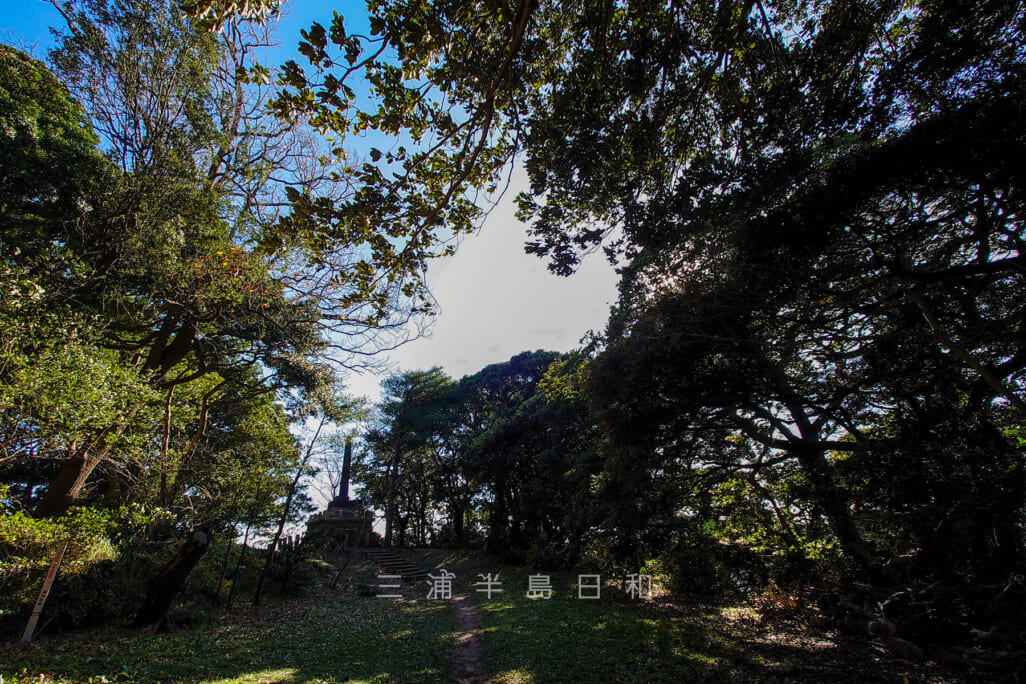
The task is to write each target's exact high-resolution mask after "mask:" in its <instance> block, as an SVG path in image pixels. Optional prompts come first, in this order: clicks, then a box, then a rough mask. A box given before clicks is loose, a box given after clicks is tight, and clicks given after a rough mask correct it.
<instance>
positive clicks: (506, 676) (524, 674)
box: [488, 669, 535, 684]
mask: <svg viewBox="0 0 1026 684" xmlns="http://www.w3.org/2000/svg"><path fill="white" fill-rule="evenodd" d="M488 681H490V682H495V684H533V683H534V681H535V678H534V675H533V674H531V673H530V672H529V671H527V670H524V669H516V670H507V671H506V672H501V673H499V674H497V675H495V677H493V678H492V679H490V680H488Z"/></svg>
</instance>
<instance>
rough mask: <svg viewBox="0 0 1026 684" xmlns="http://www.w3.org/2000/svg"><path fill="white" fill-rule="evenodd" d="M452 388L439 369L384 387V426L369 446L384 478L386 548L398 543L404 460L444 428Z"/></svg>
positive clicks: (396, 377) (404, 377)
mask: <svg viewBox="0 0 1026 684" xmlns="http://www.w3.org/2000/svg"><path fill="white" fill-rule="evenodd" d="M451 384H452V380H451V379H450V378H449V377H448V376H447V375H446V374H445V372H444V371H442V369H441V368H438V367H435V368H432V369H430V370H427V371H407V372H405V373H400V374H398V375H393V376H392V377H390V378H388V379H386V380H385V381H384V382H383V383H382V388H383V389H384V397H383V401H382V403H381V404H380V407H379V409H380V411H381V416H382V423H383V424H382V425H381V426H380V427H379V428H376V429H374V430H372V431H371V432H370V433H368V435H367V442H368V444H369V445H370V447H371V449H372V453H373V454H374V458H375V462H376V465H377V469H379V470H381V471H383V476H384V481H383V483H382V484H383V486H384V492H383V494H384V502H383V503H384V506H385V540H384V541H385V545H386V546H392V545H393V544H394V543H395V539H394V530H395V523H396V518H397V500H398V497H399V494H400V487H401V485H402V484H403V480H404V479H406V474H405V472H404V471H405V468H404V457H405V456H406V455H407V454H409V453H410V452H411V451H414V450H418V449H423V448H426V447H427V446H428V445H429V444H430V443H431V441H432V440H433V438H434V435H435V434H436V433H437V431H438V430H439V429H440V428H441V424H440V422H439V421H440V419H441V418H443V417H444V404H445V395H446V392H447V391H448V389H449V387H450V385H451ZM367 465H368V466H370V467H374V466H372V465H371V464H367Z"/></svg>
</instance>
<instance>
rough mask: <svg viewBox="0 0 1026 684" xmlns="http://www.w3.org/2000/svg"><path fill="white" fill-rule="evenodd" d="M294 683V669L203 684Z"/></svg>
mask: <svg viewBox="0 0 1026 684" xmlns="http://www.w3.org/2000/svg"><path fill="white" fill-rule="evenodd" d="M295 681H296V670H295V668H286V669H282V670H263V671H261V672H249V673H247V674H244V675H241V676H239V677H235V678H233V679H210V680H207V681H205V682H203V684H213V683H214V682H217V684H291V683H292V682H295Z"/></svg>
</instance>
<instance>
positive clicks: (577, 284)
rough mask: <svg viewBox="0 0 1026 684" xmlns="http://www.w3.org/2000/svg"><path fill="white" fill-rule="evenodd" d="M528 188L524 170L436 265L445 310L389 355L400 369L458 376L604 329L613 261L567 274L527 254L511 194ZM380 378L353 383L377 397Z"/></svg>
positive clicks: (431, 275) (594, 259) (433, 279)
mask: <svg viewBox="0 0 1026 684" xmlns="http://www.w3.org/2000/svg"><path fill="white" fill-rule="evenodd" d="M526 187H527V182H526V175H525V174H524V173H523V171H522V170H519V169H518V170H517V171H516V172H515V173H514V175H513V181H512V183H511V185H510V188H509V189H508V190H507V192H506V194H505V195H504V197H503V198H502V200H501V201H500V202H499V204H498V205H497V206H496V207H495V208H494V209H493V210H492V212H491V214H490V215H489V216H488V218H487V219H486V220H485V222H484V225H483V227H482V228H481V230H480V231H479V232H477V233H476V234H474V235H472V236H469V237H466V238H465V239H464V240H463V243H462V244H461V245H460V247H459V250H458V252H457V254H456V256H454V257H450V258H447V259H442V260H438V261H436V262H433V263H432V264H431V265H430V267H429V269H428V283H429V285H430V287H431V291H432V292H433V293H434V295H435V299H436V300H437V301H438V309H439V313H438V315H437V316H436V317H435V320H434V323H433V325H432V327H431V330H430V336H429V337H425V338H421V339H417V340H414V341H412V342H410V343H408V344H406V345H404V346H402V347H401V348H399V349H398V350H396V351H395V352H393V353H392V354H391V356H390V358H391V360H392V361H394V362H395V363H396V364H397V365H398V367H399V368H400V369H401V370H413V369H418V368H430V367H431V366H436V365H437V366H441V367H442V368H444V369H445V371H446V372H447V373H448V374H449V375H451V376H453V377H454V378H460V377H462V376H464V375H469V374H473V373H476V372H477V371H479V370H481V368H483V367H485V366H487V365H488V364H490V363H498V362H502V361H506V360H508V359H509V358H510V357H512V356H514V355H516V354H518V353H520V352H522V351H534V350H536V349H545V350H551V351H561V352H562V351H570V350H571V349H575V348H577V347H578V346H579V342H580V340H581V338H582V337H584V335H585V334H586V333H587V332H588V331H589V330H595V331H601V330H603V328H604V327H605V323H606V318H607V316H608V312H609V306H610V305H611V304H612V303H613V302H614V301H615V300H616V283H617V277H616V273H615V272H614V270H613V267H612V266H611V265H610V264H609V263H608V262H606V260H605V259H604V257H603V256H602V255H601V254H593V255H591V256H590V257H589V258H587V259H586V260H585V261H584V264H582V266H581V267H580V269H579V270H578V272H577V273H576V274H574V275H572V276H570V277H569V278H564V277H560V276H556V275H553V274H552V273H550V272H549V271H548V270H547V269H546V267H545V266H546V265H545V261H543V260H542V259H539V258H538V257H536V256H532V255H529V254H525V253H524V244H525V243H526V242H527V240H528V236H527V228H526V226H525V225H523V224H521V223H520V222H518V221H517V220H516V218H514V203H513V198H514V197H516V195H517V193H518V192H519V191H520V190H522V189H526ZM381 379H382V378H381V377H378V376H371V375H369V374H367V375H363V376H355V375H354V376H353V377H352V378H350V381H349V388H350V391H351V392H352V393H354V394H358V395H364V396H369V397H371V398H374V399H376V398H378V397H379V395H380V391H379V383H380V382H381Z"/></svg>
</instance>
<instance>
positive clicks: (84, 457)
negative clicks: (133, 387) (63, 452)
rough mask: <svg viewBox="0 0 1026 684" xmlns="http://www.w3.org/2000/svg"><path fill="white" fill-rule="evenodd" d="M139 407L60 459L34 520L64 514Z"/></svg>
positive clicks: (37, 507)
mask: <svg viewBox="0 0 1026 684" xmlns="http://www.w3.org/2000/svg"><path fill="white" fill-rule="evenodd" d="M141 406H142V404H141V403H139V404H136V405H135V406H134V407H132V410H131V411H129V412H128V415H127V416H126V417H125V420H124V421H123V422H122V423H121V424H119V425H108V426H107V427H105V428H103V429H102V430H100V432H99V434H97V436H96V438H95V439H93V440H92V441H91V442H89V443H88V444H85V445H84V446H82V447H81V448H80V449H78V450H73V453H72V455H71V456H69V457H68V458H66V459H64V462H63V463H62V464H61V469H60V472H58V473H57V477H55V478H54V479H53V481H52V482H51V483H50V484H49V486H47V488H46V492H45V493H44V494H43V498H42V499H40V500H39V503H38V504H36V508H35V510H34V511H33V516H34V517H36V518H59V517H61V516H62V515H64V514H65V513H67V511H68V508H70V507H71V504H72V503H74V501H75V499H77V498H78V495H79V494H80V493H81V492H82V488H83V487H85V484H86V481H87V480H88V479H89V476H90V475H92V473H93V471H94V470H95V469H96V466H98V465H100V463H102V462H103V459H105V458H106V457H107V453H108V452H109V451H110V443H111V441H113V440H115V439H117V438H118V437H120V436H121V433H122V431H124V429H125V428H126V427H127V426H128V424H129V423H130V422H131V421H132V418H134V417H135V414H136V412H138V411H139V408H140V407H141Z"/></svg>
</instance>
